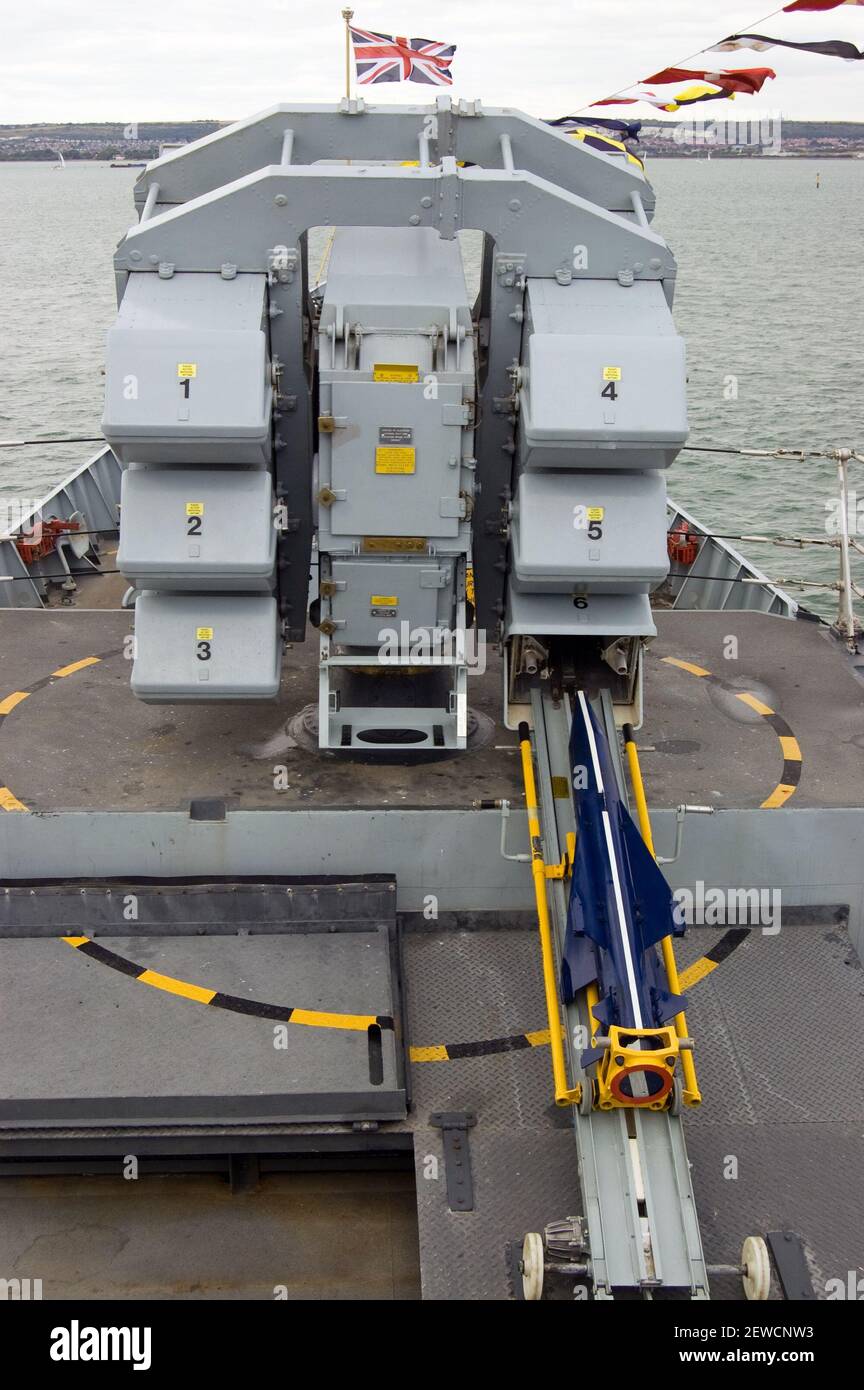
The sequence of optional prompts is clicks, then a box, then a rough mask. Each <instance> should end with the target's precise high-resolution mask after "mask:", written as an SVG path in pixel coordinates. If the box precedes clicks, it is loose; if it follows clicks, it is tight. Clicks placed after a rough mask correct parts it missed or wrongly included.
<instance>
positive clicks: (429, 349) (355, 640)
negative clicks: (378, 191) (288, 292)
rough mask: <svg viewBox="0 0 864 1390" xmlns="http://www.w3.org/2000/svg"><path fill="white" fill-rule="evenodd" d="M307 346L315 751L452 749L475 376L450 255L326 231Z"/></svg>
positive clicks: (360, 233) (382, 233)
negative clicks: (314, 469) (315, 562)
mask: <svg viewBox="0 0 864 1390" xmlns="http://www.w3.org/2000/svg"><path fill="white" fill-rule="evenodd" d="M318 345H319V346H318V367H319V393H320V395H319V410H320V414H319V417H318V430H319V456H318V477H317V485H316V490H315V501H316V504H317V507H316V519H317V534H318V556H319V567H320V568H319V574H320V586H319V600H318V605H317V609H316V615H315V616H316V621H317V622H318V625H319V626H320V630H321V665H320V678H321V685H320V702H319V742H320V745H321V747H323V748H328V747H335V748H340V747H341V748H350V747H356V746H360V747H364V746H365V747H366V748H368V747H370V746H373V747H374V746H377V747H404V746H406V745H409V744H415V745H421V746H427V747H428V746H431V747H433V748H464V747H465V744H466V739H467V667H466V660H465V589H466V573H467V566H468V563H469V560H470V550H471V520H470V518H471V510H472V506H473V499H474V473H475V468H476V460H475V458H474V383H475V375H476V370H477V364H476V357H475V348H474V329H473V324H472V319H471V309H470V306H469V303H468V292H467V289H466V287H465V276H464V273H463V269H462V258H461V255H460V251H459V245H458V242H456V241H455V240H450V241H444V240H442V239H441V238H440V237H439V236H438V234H437V233H436V232H435V231H433V230H432V229H430V228H416V229H414V228H407V229H404V228H380V229H379V228H375V229H371V228H365V227H364V228H360V227H355V228H349V229H342V230H339V231H337V232H336V234H335V238H334V242H333V247H332V252H331V255H330V262H329V269H328V274H327V286H326V292H325V294H324V299H323V305H322V309H321V319H320V324H319V329H318ZM361 663H362V668H363V669H362V671H360V672H358V671H357V670H356V668H357V666H358V665H360V664H361ZM408 670H410V671H411V672H412V673H413V674H412V675H406V674H405V672H406V671H408ZM385 677H386V678H387V679H386V680H384V679H383V678H385ZM340 678H341V679H340ZM382 681H383V694H384V698H383V699H382V690H381V687H382ZM406 687H410V688H411V689H410V691H409V690H408V689H406ZM418 689H419V691H420V692H421V693H420V694H419V696H418V698H419V699H420V700H421V701H422V703H419V704H418V703H417V701H416V700H415V698H414V696H415V693H416V692H417V691H418ZM409 694H410V711H411V712H410V721H409V720H407V719H406V711H405V707H404V705H403V704H402V700H403V699H404V698H405V696H406V695H409Z"/></svg>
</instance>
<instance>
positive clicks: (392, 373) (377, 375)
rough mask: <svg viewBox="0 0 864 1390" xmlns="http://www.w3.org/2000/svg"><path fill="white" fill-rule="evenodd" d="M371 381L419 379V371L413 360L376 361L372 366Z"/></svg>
mask: <svg viewBox="0 0 864 1390" xmlns="http://www.w3.org/2000/svg"><path fill="white" fill-rule="evenodd" d="M372 380H373V381H419V380H420V372H419V369H418V368H417V367H415V366H414V364H413V362H376V363H375V364H374V366H373V368H372Z"/></svg>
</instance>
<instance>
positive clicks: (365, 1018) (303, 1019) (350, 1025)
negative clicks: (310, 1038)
mask: <svg viewBox="0 0 864 1390" xmlns="http://www.w3.org/2000/svg"><path fill="white" fill-rule="evenodd" d="M291 1022H292V1023H300V1024H305V1026H306V1027H307V1028H345V1029H347V1031H348V1032H353V1033H366V1032H368V1030H369V1029H370V1028H371V1027H372V1025H373V1024H374V1023H377V1022H378V1019H377V1017H376V1015H375V1014H328V1013H319V1012H318V1011H317V1010H316V1009H292V1011H291Z"/></svg>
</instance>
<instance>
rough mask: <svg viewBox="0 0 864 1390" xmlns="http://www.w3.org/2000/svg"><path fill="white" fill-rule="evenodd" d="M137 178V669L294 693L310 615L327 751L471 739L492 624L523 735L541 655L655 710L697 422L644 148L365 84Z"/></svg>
mask: <svg viewBox="0 0 864 1390" xmlns="http://www.w3.org/2000/svg"><path fill="white" fill-rule="evenodd" d="M514 141H516V142H518V159H519V166H518V167H517V163H516V155H515V154H514V143H513V142H514ZM337 154H338V157H334V156H335V155H337ZM141 194H142V202H141V222H140V224H139V225H138V227H136V228H133V229H132V230H131V231H130V233H129V234H128V236H127V237H126V239H125V240H124V242H123V243H122V244H121V246H120V248H119V250H118V255H117V260H116V266H117V272H118V284H119V287H120V312H119V315H118V319H117V324H116V326H115V327H114V328H113V329H112V330H111V333H110V334H109V353H108V381H107V393H106V409H105V419H104V429H105V434H106V437H107V438H108V440H109V442H110V443H111V445H112V447H113V448H114V449H115V451H116V453H117V456H118V457H119V458H120V459H121V461H122V462H123V463H124V464H125V465H126V466H127V477H126V479H125V482H124V494H123V519H122V528H121V546H120V557H119V562H120V566H121V568H122V569H123V572H124V573H125V574H126V575H127V576H128V578H129V580H130V583H131V584H132V585H133V586H134V589H135V591H136V593H138V594H140V595H141V596H140V597H139V598H137V599H136V608H137V611H138V616H139V619H142V621H139V623H138V624H137V628H138V646H137V657H136V662H135V666H134V669H133V677H132V685H133V689H134V690H135V692H136V694H139V695H140V696H141V697H142V698H143V699H146V700H166V701H170V700H193V701H194V700H215V699H266V698H272V697H273V696H275V695H276V694H277V692H278V687H279V680H278V673H279V670H280V667H281V663H282V656H283V645H285V644H289V645H292V649H293V644H295V643H298V642H301V641H302V640H303V638H304V636H305V632H306V626H307V614H308V619H309V620H310V621H311V623H312V625H313V627H317V628H318V630H319V634H320V645H319V661H320V664H319V677H320V678H319V699H318V731H319V744H320V746H321V747H322V748H332V749H351V748H354V749H357V748H364V747H365V748H366V749H367V750H368V749H370V748H373V749H375V748H377V749H380V750H382V751H385V750H388V749H390V750H392V749H404V748H405V747H406V746H413V747H415V748H417V749H436V748H437V749H462V748H464V747H465V746H466V744H467V740H468V730H469V726H470V713H469V693H470V681H469V676H468V671H469V660H468V654H469V648H470V647H471V644H472V642H473V641H474V640H475V639H476V641H477V643H478V644H482V643H483V642H484V641H485V642H486V643H487V644H490V645H491V646H492V647H494V648H495V649H496V650H499V651H502V652H503V653H504V656H505V715H506V722H507V723H508V724H509V725H510V726H511V727H512V726H514V725H515V723H516V722H518V720H519V719H520V718H522V717H524V715H525V712H526V709H527V693H526V692H527V685H528V683H530V681H531V680H533V679H534V678H535V677H536V675H537V674H538V673H541V674H546V675H552V676H553V677H554V680H555V681H556V682H560V679H561V678H562V673H564V675H565V676H566V677H567V678H573V677H574V675H577V674H578V677H579V679H580V680H582V681H583V683H586V684H587V685H588V686H589V687H593V686H594V685H596V684H597V683H598V681H599V682H601V683H605V682H606V680H607V678H608V677H609V676H610V673H611V678H612V683H613V686H612V688H613V694H614V699H615V702H616V705H617V706H618V708H619V712H620V715H621V718H622V719H625V718H629V719H631V720H635V721H636V722H637V723H638V721H639V717H640V709H641V693H640V692H641V685H640V670H641V652H642V646H643V643H644V641H646V640H649V639H650V638H651V637H652V636H653V635H654V633H655V628H654V624H653V622H652V619H651V615H650V607H649V594H650V592H651V590H652V589H653V588H655V587H656V586H657V585H658V584H659V583H661V582H662V580H663V579H664V577H665V575H666V573H667V561H666V556H665V544H666V542H665V485H664V482H663V476H662V470H663V469H664V468H666V467H667V466H668V464H669V463H670V462H671V460H672V459H673V458H674V456H675V453H676V451H677V449H678V448H680V446H681V444H682V443H683V441H684V439H685V438H686V432H687V425H686V412H685V403H684V360H683V349H682V345H681V342H680V339H679V338H678V336H677V334H676V333H675V331H674V328H673V326H672V321H671V316H670V312H669V304H670V302H671V295H672V284H673V277H674V262H673V260H672V258H671V256H670V253H669V251H668V248H667V247H666V245H665V243H664V242H663V240H662V238H660V237H659V236H657V235H656V234H655V233H654V232H653V231H652V230H651V228H650V225H649V223H650V216H651V213H652V210H653V197H652V194H651V190H650V187H649V185H648V184H647V183H646V181H645V178H644V174H643V172H642V169H641V166H640V165H639V163H638V161H635V160H631V159H629V158H628V157H626V156H623V157H621V158H620V159H616V158H612V157H610V156H607V155H605V154H599V153H597V152H595V151H593V150H591V149H589V148H587V147H586V146H584V145H582V144H579V143H576V142H574V141H572V140H569V139H568V138H567V137H566V136H565V135H563V134H561V133H559V132H556V131H553V130H551V129H550V128H549V127H548V126H544V125H543V123H541V122H538V121H534V120H532V119H531V118H529V117H525V116H522V115H519V114H518V113H514V112H511V111H490V112H488V113H486V112H483V111H482V110H481V108H480V107H479V104H475V103H463V104H461V105H460V106H459V107H458V108H453V107H451V106H450V104H449V102H447V101H446V100H442V101H439V102H438V104H437V106H436V107H435V108H419V107H410V108H399V109H398V110H397V109H395V108H394V109H393V110H392V111H389V110H388V111H386V112H385V111H376V110H370V111H368V112H367V111H366V109H365V107H364V105H363V103H362V102H352V103H343V105H342V106H341V107H340V108H338V109H333V108H315V107H310V108H298V109H296V110H293V111H286V110H281V111H278V112H267V113H264V115H263V116H261V117H259V118H257V119H255V120H253V121H252V122H245V123H240V124H239V125H238V126H236V127H233V128H232V129H231V130H230V131H228V132H224V133H220V135H219V137H218V139H217V138H213V139H211V138H208V139H206V140H204V141H201V142H199V143H198V144H197V145H194V146H191V147H189V148H187V149H185V150H181V151H178V152H176V153H174V154H172V155H169V156H168V157H167V158H165V159H163V160H160V161H159V163H158V166H154V167H153V170H152V173H151V175H149V176H148V180H147V186H146V196H145V190H144V188H143V187H142V190H141ZM320 226H331V227H333V228H334V229H335V230H334V232H333V234H332V245H331V253H330V259H329V269H328V273H327V283H326V285H324V286H319V287H316V286H314V285H312V284H311V283H310V278H309V273H308V255H307V246H308V234H309V231H310V229H311V228H314V227H320ZM472 229H473V230H475V231H479V232H480V233H482V254H481V265H480V292H479V295H478V296H477V297H476V302H475V303H473V304H472V303H471V301H470V300H469V296H468V292H467V289H466V284H465V276H464V273H463V269H462V262H461V257H460V248H459V242H458V241H457V238H456V234H457V232H459V231H462V230H472ZM256 472H257V473H258V474H259V475H261V476H259V478H258V480H257V482H254V483H253V482H252V481H250V479H251V476H252V475H253V474H254V473H256ZM268 486H271V487H272V490H271V491H269V492H268ZM268 510H269V511H270V512H272V514H273V517H274V528H273V529H274V534H273V535H271V534H270V533H269V531H268V528H267V524H266V518H267V515H268ZM274 544H275V555H274ZM310 575H311V588H310ZM472 586H473V587H472ZM193 594H197V595H198V596H199V597H200V603H199V605H198V609H197V610H196V604H195V601H194V600H193V599H192V598H191V595H193ZM472 600H473V601H472ZM193 610H196V611H193ZM475 616H476V632H475V631H473V630H472V623H473V620H474V618H475ZM247 620H248V622H249V624H250V626H249V628H248V631H249V632H250V633H251V632H252V631H253V629H254V631H255V634H256V637H255V641H254V643H250V644H248V645H247V644H246V641H245V633H246V631H247ZM290 659H293V658H292V657H291V656H290V655H289V660H290Z"/></svg>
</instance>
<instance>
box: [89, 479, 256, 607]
mask: <svg viewBox="0 0 864 1390" xmlns="http://www.w3.org/2000/svg"><path fill="white" fill-rule="evenodd" d="M121 508H122V516H123V526H122V529H121V536H120V549H119V550H118V552H117V567H118V569H120V570H122V572H123V574H124V575H125V576H126V578H127V579H128V580H129V583H130V584H134V585H135V586H136V587H137V588H139V589H167V590H170V591H172V592H177V591H178V590H182V589H193V590H198V591H200V590H205V591H206V590H209V589H216V590H219V591H222V592H224V591H231V592H239V591H245V590H251V591H253V592H254V591H256V590H258V591H261V590H263V591H265V592H269V591H270V590H271V589H272V588H273V585H274V582H275V565H276V528H275V526H274V522H273V484H272V481H271V478H270V475H269V474H268V473H266V472H265V471H264V470H263V469H253V468H246V469H240V468H220V469H218V470H216V469H207V470H206V471H204V470H203V469H197V470H196V469H191V468H170V469H169V468H139V467H136V466H135V465H133V466H132V467H130V468H127V469H126V472H125V473H124V474H123V481H122V487H121ZM190 509H191V510H190Z"/></svg>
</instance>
